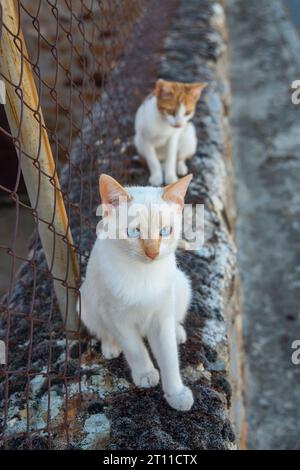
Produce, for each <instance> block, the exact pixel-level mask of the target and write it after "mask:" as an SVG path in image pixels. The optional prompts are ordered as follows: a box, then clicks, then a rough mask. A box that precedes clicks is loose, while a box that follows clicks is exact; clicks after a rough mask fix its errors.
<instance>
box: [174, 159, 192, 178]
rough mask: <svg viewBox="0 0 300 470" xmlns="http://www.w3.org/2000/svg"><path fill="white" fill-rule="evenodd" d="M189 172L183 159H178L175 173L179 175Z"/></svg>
mask: <svg viewBox="0 0 300 470" xmlns="http://www.w3.org/2000/svg"><path fill="white" fill-rule="evenodd" d="M188 172H189V169H188V167H187V165H186V164H185V162H184V161H182V160H180V161H179V162H178V164H177V173H178V175H179V176H185V175H187V174H188Z"/></svg>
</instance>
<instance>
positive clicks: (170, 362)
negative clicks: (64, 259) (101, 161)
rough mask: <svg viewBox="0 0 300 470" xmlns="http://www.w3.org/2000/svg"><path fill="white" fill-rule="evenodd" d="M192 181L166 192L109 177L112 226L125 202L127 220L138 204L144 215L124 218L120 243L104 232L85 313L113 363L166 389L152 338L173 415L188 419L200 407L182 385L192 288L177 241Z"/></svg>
mask: <svg viewBox="0 0 300 470" xmlns="http://www.w3.org/2000/svg"><path fill="white" fill-rule="evenodd" d="M191 179H192V175H187V176H185V177H184V178H182V179H180V180H179V181H178V182H176V183H173V184H171V185H169V186H167V187H165V188H154V187H122V186H121V185H120V184H119V183H118V182H117V181H116V180H114V179H113V178H111V177H110V176H107V175H104V174H102V175H101V177H100V180H99V189H100V195H101V200H102V204H105V205H109V206H105V207H110V208H113V211H110V210H108V211H107V212H106V216H107V220H110V218H112V217H113V212H114V211H117V212H118V213H119V214H120V210H121V209H122V208H123V207H124V204H125V202H126V204H125V207H126V213H127V212H129V211H130V208H131V207H132V206H133V205H134V204H138V205H139V206H138V207H139V211H138V215H137V217H135V218H134V219H133V221H131V222H130V223H128V221H127V220H123V219H124V218H123V217H119V219H117V224H118V225H119V230H120V234H119V237H118V238H117V239H111V238H105V237H104V238H103V237H102V235H103V234H102V232H101V229H100V230H98V237H97V240H96V242H95V245H94V247H93V250H92V252H91V255H90V259H89V262H88V266H87V272H86V278H85V280H84V282H83V284H82V286H81V289H80V292H81V298H80V305H81V308H80V309H79V308H78V309H79V310H80V311H81V319H82V321H83V323H84V324H85V325H86V327H87V328H88V330H89V331H90V333H91V334H93V335H95V336H96V337H97V338H98V339H99V340H101V347H102V353H103V355H104V356H105V357H106V358H107V359H111V358H114V357H117V356H119V354H120V353H121V352H122V351H123V353H124V355H125V357H126V360H127V362H128V364H129V366H130V369H131V374H132V378H133V381H134V383H135V384H136V385H137V386H138V387H154V386H156V385H157V384H158V382H159V372H158V370H157V369H155V368H154V366H153V363H152V361H151V359H150V356H149V353H148V351H147V349H146V347H145V344H144V341H143V338H147V339H148V342H149V345H150V347H151V350H152V352H153V355H154V357H155V359H156V361H157V364H158V366H159V369H160V374H161V380H162V387H163V390H164V396H165V398H166V400H167V402H168V403H169V404H170V406H171V407H173V408H175V409H176V410H182V411H184V410H189V409H190V408H191V407H192V405H193V395H192V392H191V390H190V389H189V388H188V387H186V386H185V385H184V384H183V382H182V379H181V375H180V369H179V358H178V350H177V344H179V343H182V342H184V341H185V340H186V333H185V330H184V328H183V326H182V322H183V321H184V318H185V316H186V313H187V310H188V307H189V304H190V300H191V286H190V281H189V279H188V277H187V276H186V275H185V274H184V273H183V272H182V271H181V270H180V269H179V268H178V267H177V265H176V258H175V250H176V247H177V244H178V239H177V238H176V237H172V236H171V235H172V233H173V231H175V229H176V230H177V229H178V227H181V221H182V209H183V205H184V196H185V193H186V191H187V188H188V185H189V183H190V181H191ZM119 198H122V199H121V204H120V199H119ZM161 208H163V210H162V209H161ZM114 223H115V222H114V221H112V224H114ZM149 226H151V238H148V234H149V231H148V228H149Z"/></svg>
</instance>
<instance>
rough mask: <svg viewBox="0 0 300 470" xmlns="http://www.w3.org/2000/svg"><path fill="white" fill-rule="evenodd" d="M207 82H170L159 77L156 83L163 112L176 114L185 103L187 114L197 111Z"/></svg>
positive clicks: (158, 101)
mask: <svg viewBox="0 0 300 470" xmlns="http://www.w3.org/2000/svg"><path fill="white" fill-rule="evenodd" d="M207 85H208V84H207V83H181V82H169V81H166V80H162V79H159V80H157V82H156V85H155V96H156V99H157V107H158V109H159V110H160V112H161V113H162V114H171V115H173V114H176V113H177V111H178V109H179V106H180V105H181V104H183V105H184V106H185V108H186V112H187V114H191V113H193V112H194V111H195V108H196V104H197V101H198V100H199V99H200V96H201V94H202V91H203V90H204V88H206V87H207Z"/></svg>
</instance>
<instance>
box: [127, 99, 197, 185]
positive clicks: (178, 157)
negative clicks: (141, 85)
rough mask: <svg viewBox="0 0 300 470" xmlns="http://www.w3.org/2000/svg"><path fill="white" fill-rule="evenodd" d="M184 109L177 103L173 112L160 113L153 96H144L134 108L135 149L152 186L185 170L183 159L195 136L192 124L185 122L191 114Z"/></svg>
mask: <svg viewBox="0 0 300 470" xmlns="http://www.w3.org/2000/svg"><path fill="white" fill-rule="evenodd" d="M185 111H186V110H185V106H184V105H183V104H181V105H180V107H179V109H178V112H177V115H176V116H171V115H168V116H166V117H164V116H162V114H161V113H160V111H159V110H158V108H157V102H156V96H151V97H150V98H148V99H146V100H145V101H144V102H143V103H142V104H141V106H140V107H139V109H138V111H137V114H136V118H135V139H134V141H135V145H136V148H137V150H138V152H139V153H140V154H141V155H142V156H143V157H144V158H145V159H146V161H147V164H148V167H149V171H150V178H149V182H150V184H152V185H154V186H159V185H161V184H162V183H163V180H165V182H166V183H167V184H169V183H173V182H174V181H177V175H176V173H177V174H178V175H179V176H184V175H186V174H187V173H188V168H187V166H186V163H185V160H186V159H188V158H190V157H192V156H193V155H194V153H195V151H196V147H197V137H196V131H195V127H194V125H193V124H192V123H191V122H189V120H190V119H191V118H192V117H193V114H189V115H187V116H186V115H185ZM176 125H177V126H181V127H175V126H176ZM162 163H164V170H165V175H163V168H162Z"/></svg>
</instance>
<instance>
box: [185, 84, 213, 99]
mask: <svg viewBox="0 0 300 470" xmlns="http://www.w3.org/2000/svg"><path fill="white" fill-rule="evenodd" d="M207 86H208V83H206V82H203V83H189V84H188V85H186V87H187V90H188V92H189V94H190V95H191V97H192V98H193V99H194V100H195V101H198V100H199V98H200V96H201V94H202V91H203V90H204V89H205V88H206V87H207Z"/></svg>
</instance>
